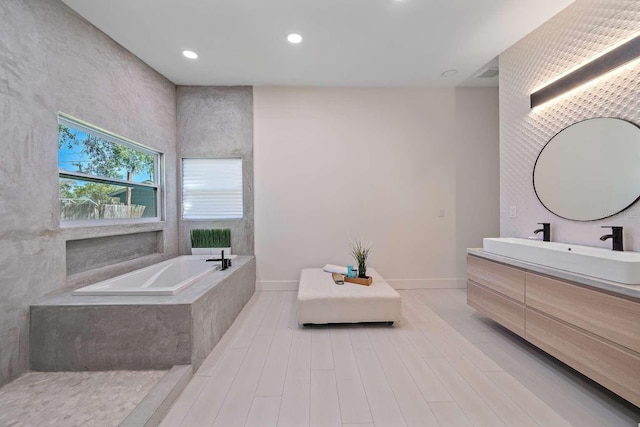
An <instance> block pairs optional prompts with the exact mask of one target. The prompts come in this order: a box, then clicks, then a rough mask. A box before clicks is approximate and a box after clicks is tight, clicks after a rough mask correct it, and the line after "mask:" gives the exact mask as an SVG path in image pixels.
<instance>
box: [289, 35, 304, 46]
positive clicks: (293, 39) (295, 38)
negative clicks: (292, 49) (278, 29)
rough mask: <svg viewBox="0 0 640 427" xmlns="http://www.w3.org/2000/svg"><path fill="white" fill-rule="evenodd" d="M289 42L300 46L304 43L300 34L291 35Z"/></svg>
mask: <svg viewBox="0 0 640 427" xmlns="http://www.w3.org/2000/svg"><path fill="white" fill-rule="evenodd" d="M287 40H289V43H293V44H298V43H300V42H301V41H302V36H301V35H300V34H296V33H291V34H289V35H288V36H287Z"/></svg>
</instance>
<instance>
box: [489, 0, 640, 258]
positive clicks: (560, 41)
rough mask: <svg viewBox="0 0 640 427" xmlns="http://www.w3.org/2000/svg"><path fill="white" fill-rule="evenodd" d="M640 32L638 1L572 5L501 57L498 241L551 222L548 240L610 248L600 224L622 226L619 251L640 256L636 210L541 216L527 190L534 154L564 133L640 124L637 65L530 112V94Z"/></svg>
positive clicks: (589, 0)
mask: <svg viewBox="0 0 640 427" xmlns="http://www.w3.org/2000/svg"><path fill="white" fill-rule="evenodd" d="M638 33H640V2H638V1H637V0H577V1H576V2H575V3H573V4H572V5H571V6H569V7H567V8H566V9H565V10H563V11H562V12H560V13H559V14H558V15H556V16H555V17H554V18H552V19H551V20H549V21H548V22H546V23H545V24H543V25H542V26H541V27H539V28H538V29H537V30H536V31H534V32H533V33H531V34H530V35H528V36H527V37H525V38H524V39H522V40H521V41H520V42H518V43H516V44H515V45H514V46H513V47H511V48H509V49H508V50H507V51H505V52H504V53H503V54H502V55H500V234H501V235H502V236H509V237H528V236H530V235H531V234H532V231H533V230H534V229H535V227H536V225H537V224H536V223H538V222H550V223H551V224H552V236H553V239H554V240H557V241H560V242H571V243H576V244H584V245H590V246H601V247H609V245H610V242H601V241H600V240H598V237H600V236H601V235H602V234H604V233H603V230H602V229H601V228H600V226H601V225H620V226H623V227H624V228H625V235H626V240H625V249H627V250H634V251H640V238H638V237H634V236H633V235H634V234H635V235H636V236H637V235H640V222H639V218H640V204H638V203H636V204H635V205H633V206H632V207H631V208H629V209H627V210H626V211H624V212H622V213H620V214H618V215H615V216H614V217H612V218H608V219H604V220H600V221H593V222H577V221H569V220H565V219H562V218H560V217H557V216H555V215H553V214H552V213H550V212H549V211H547V210H546V209H545V208H544V207H543V206H542V204H541V203H540V202H539V201H538V199H537V197H536V195H535V192H534V189H533V185H532V182H533V181H532V174H533V166H534V164H535V161H536V158H537V156H538V154H539V152H540V150H541V149H542V147H543V146H544V145H545V144H546V142H547V141H548V140H549V139H550V138H551V137H553V136H554V135H555V134H556V133H558V132H559V131H560V130H562V129H563V128H565V127H567V126H569V125H571V124H573V123H575V122H578V121H581V120H584V119H587V118H593V117H618V118H622V119H625V120H629V121H631V122H633V123H636V124H640V108H639V107H640V61H635V62H634V63H632V64H631V65H630V66H627V67H623V68H621V69H619V70H617V71H613V72H611V73H609V74H607V75H605V76H604V77H601V78H598V79H596V80H594V81H592V82H590V83H588V84H586V85H584V86H582V87H580V88H579V89H576V90H575V91H572V92H570V93H567V94H565V95H563V96H561V97H559V98H557V99H555V100H552V101H550V102H548V103H546V104H544V105H542V106H539V107H537V108H536V109H534V110H531V109H530V108H529V95H530V94H531V92H534V91H535V90H537V89H539V88H540V87H542V86H544V85H546V84H548V83H550V82H552V81H554V80H555V79H556V78H558V77H560V76H562V75H564V74H566V73H567V72H568V71H570V70H572V69H573V68H575V67H577V66H580V65H582V64H584V63H586V62H588V61H589V60H590V59H591V58H593V57H594V56H597V55H598V54H600V53H603V52H604V51H607V50H609V49H611V48H612V47H615V46H617V45H618V44H620V43H621V42H623V41H625V40H628V39H630V38H631V37H633V36H635V35H637V34H638ZM629 185H633V184H632V183H629ZM635 185H638V184H637V183H636V184H635ZM638 191H639V193H640V188H639V190H638ZM511 206H516V207H517V217H516V218H510V217H509V210H510V207H511Z"/></svg>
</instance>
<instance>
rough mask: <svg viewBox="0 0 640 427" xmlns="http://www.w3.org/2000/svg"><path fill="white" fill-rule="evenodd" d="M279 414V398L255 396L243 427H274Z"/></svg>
mask: <svg viewBox="0 0 640 427" xmlns="http://www.w3.org/2000/svg"><path fill="white" fill-rule="evenodd" d="M279 412H280V397H279V396H256V397H254V398H253V403H252V404H251V409H250V410H249V415H248V416H247V422H246V423H245V424H244V425H245V427H276V426H277V425H278V413H279Z"/></svg>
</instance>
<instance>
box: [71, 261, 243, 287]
mask: <svg viewBox="0 0 640 427" xmlns="http://www.w3.org/2000/svg"><path fill="white" fill-rule="evenodd" d="M235 257H236V256H235V255H230V256H229V257H228V258H229V259H233V258H235ZM207 258H210V256H203V255H184V256H180V257H177V258H172V259H169V260H167V261H163V262H161V263H158V264H154V265H151V266H149V267H145V268H141V269H140V270H135V271H132V272H130V273H127V274H123V275H121V276H117V277H114V278H112V279H108V280H104V281H102V282H98V283H95V284H93V285H89V286H85V287H84V288H80V289H77V290H75V291H73V295H175V294H176V293H178V292H180V291H181V290H182V289H184V288H186V287H188V286H189V285H191V284H192V283H194V282H195V281H196V280H198V279H200V278H201V277H203V276H205V275H207V274H209V273H211V272H212V271H217V270H219V269H220V264H221V263H220V262H207V261H205V260H206V259H207Z"/></svg>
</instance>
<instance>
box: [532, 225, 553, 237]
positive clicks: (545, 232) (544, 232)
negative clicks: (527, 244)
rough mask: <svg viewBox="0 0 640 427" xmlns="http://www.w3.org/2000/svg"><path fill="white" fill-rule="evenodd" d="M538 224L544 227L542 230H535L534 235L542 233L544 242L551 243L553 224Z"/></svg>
mask: <svg viewBox="0 0 640 427" xmlns="http://www.w3.org/2000/svg"><path fill="white" fill-rule="evenodd" d="M538 224H540V225H542V228H540V229H538V230H533V234H538V233H539V232H541V231H542V240H543V241H544V242H550V241H551V224H550V223H548V222H539V223H538Z"/></svg>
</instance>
